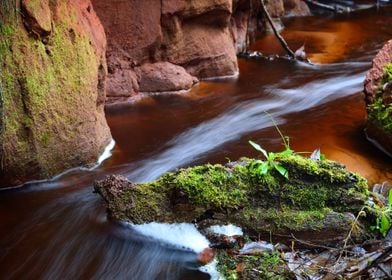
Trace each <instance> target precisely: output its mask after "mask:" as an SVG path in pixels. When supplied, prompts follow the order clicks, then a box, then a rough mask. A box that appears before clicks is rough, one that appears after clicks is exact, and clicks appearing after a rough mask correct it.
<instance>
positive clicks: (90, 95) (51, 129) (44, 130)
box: [0, 1, 111, 185]
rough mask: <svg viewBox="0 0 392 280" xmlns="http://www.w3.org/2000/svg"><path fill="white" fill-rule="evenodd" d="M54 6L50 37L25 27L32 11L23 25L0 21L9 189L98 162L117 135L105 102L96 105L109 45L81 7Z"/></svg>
mask: <svg viewBox="0 0 392 280" xmlns="http://www.w3.org/2000/svg"><path fill="white" fill-rule="evenodd" d="M25 2H28V3H30V4H31V5H33V4H34V3H35V4H37V3H38V2H39V1H25ZM44 2H45V3H46V2H47V1H43V2H42V3H41V2H39V3H38V4H40V5H41V4H42V5H44V4H43V3H44ZM35 4H34V5H35ZM45 5H49V4H48V3H46V4H45ZM29 7H30V6H29ZM30 8H31V7H30ZM46 8H47V9H49V6H48V7H46ZM51 8H52V9H53V10H54V11H55V12H54V13H53V19H52V22H50V20H48V19H47V18H45V20H46V21H49V23H47V24H46V25H47V28H50V30H51V33H50V35H49V32H47V33H46V35H47V37H45V38H41V37H39V36H38V35H39V34H35V33H33V32H32V33H29V31H30V30H29V29H26V28H27V25H29V23H30V21H28V20H27V18H29V17H31V16H32V15H31V14H24V21H23V23H24V24H23V23H22V20H21V18H19V16H18V18H13V19H9V20H8V21H2V22H0V32H1V34H2V36H1V39H0V67H1V75H0V86H1V95H2V110H1V111H2V122H1V123H2V128H3V129H2V132H1V135H0V137H1V150H0V156H1V158H2V165H1V169H0V171H1V172H0V181H2V180H1V179H3V181H4V182H1V183H3V184H11V185H12V184H19V183H22V182H23V181H25V180H26V179H32V178H33V177H32V176H34V178H35V179H39V178H47V177H50V176H53V175H54V174H56V173H59V172H61V171H63V170H65V169H68V168H71V167H75V166H78V165H85V164H88V163H93V162H95V161H96V160H97V158H98V156H99V154H100V153H102V151H103V149H104V147H105V146H106V145H107V144H108V143H109V141H110V138H111V137H110V131H109V128H108V126H107V123H106V120H105V117H104V111H103V109H104V108H103V104H102V103H99V102H98V101H97V100H99V98H100V97H99V94H100V92H99V83H102V82H104V81H99V79H100V77H101V78H105V75H103V76H102V75H101V73H100V71H101V70H100V69H105V57H104V47H102V46H98V45H97V43H96V42H94V40H93V38H92V35H91V34H89V32H91V30H89V29H88V28H86V26H85V25H86V24H89V22H88V20H89V19H86V18H84V19H83V21H84V23H83V25H81V21H82V19H81V18H80V17H82V16H85V15H82V14H80V11H79V10H78V9H79V7H78V6H77V5H76V4H72V3H71V2H68V1H57V2H56V3H55V4H53V5H52V7H51ZM40 14H41V13H37V14H36V15H35V14H34V15H35V16H37V17H39V15H40ZM45 16H46V17H47V16H50V11H49V12H48V13H45ZM88 16H91V17H92V16H93V14H89V15H88ZM36 20H38V21H39V20H40V19H39V18H38V19H36ZM34 22H36V21H34ZM25 26H26V28H25ZM96 27H100V25H97V26H96ZM96 32H99V30H96ZM102 32H103V29H102ZM5 175H7V176H6V178H7V180H5V179H4V177H5ZM1 177H3V178H1Z"/></svg>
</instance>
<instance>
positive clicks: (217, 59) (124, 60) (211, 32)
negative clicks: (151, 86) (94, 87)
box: [93, 0, 306, 101]
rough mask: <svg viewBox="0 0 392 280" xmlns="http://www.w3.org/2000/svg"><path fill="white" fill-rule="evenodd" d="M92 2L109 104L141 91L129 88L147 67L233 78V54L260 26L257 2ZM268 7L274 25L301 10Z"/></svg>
mask: <svg viewBox="0 0 392 280" xmlns="http://www.w3.org/2000/svg"><path fill="white" fill-rule="evenodd" d="M289 2H290V3H289ZM93 4H94V7H95V9H96V10H97V12H98V14H99V16H100V18H101V20H102V23H103V25H104V26H105V30H106V33H107V36H108V38H109V40H108V44H109V45H108V52H107V58H108V65H109V76H108V100H110V101H115V100H127V99H129V98H130V97H133V96H135V95H137V94H138V93H139V90H140V91H143V90H142V89H139V88H138V86H137V85H135V79H134V77H135V69H136V68H137V67H140V66H142V65H144V64H147V63H148V64H152V63H156V62H170V63H172V64H175V65H178V66H181V67H183V68H185V70H186V71H187V72H188V73H190V74H191V75H192V76H195V77H197V78H198V79H203V78H213V77H222V76H234V75H237V74H238V63H237V57H236V54H237V53H240V52H243V51H245V50H246V48H247V45H248V44H249V43H250V42H251V41H252V38H254V37H255V34H256V31H260V30H262V29H264V28H265V25H263V23H262V20H261V18H260V17H259V14H258V12H257V11H258V6H259V1H254V0H252V1H250V0H211V1H199V0H191V1H183V0H181V1H177V0H168V1H160V0H147V1H138V0H129V1H122V0H114V1H110V2H108V1H104V0H93ZM286 4H287V5H286ZM268 5H269V9H270V10H271V13H272V14H273V15H274V16H275V17H276V20H277V21H278V22H280V19H279V18H278V17H280V16H284V15H285V14H289V15H299V14H301V12H300V11H302V10H305V7H306V4H304V3H303V1H288V2H287V3H286V2H285V1H283V0H279V1H272V0H271V1H268ZM146 11H148V12H146ZM302 14H304V13H302ZM302 14H301V15H302ZM250 37H252V38H250ZM158 72H159V70H158ZM156 75H159V73H157V74H156Z"/></svg>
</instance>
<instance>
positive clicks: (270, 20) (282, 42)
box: [260, 0, 295, 59]
mask: <svg viewBox="0 0 392 280" xmlns="http://www.w3.org/2000/svg"><path fill="white" fill-rule="evenodd" d="M260 4H261V8H262V10H263V13H264V14H265V16H266V17H267V20H268V23H269V24H270V25H271V28H272V30H273V31H274V34H275V36H276V38H278V40H279V43H280V44H281V46H282V47H283V48H284V49H285V50H286V52H287V54H288V55H289V57H291V58H293V59H295V54H294V52H293V51H292V50H291V49H290V47H289V45H288V44H287V43H286V41H285V40H284V39H283V37H282V36H281V35H280V34H279V32H278V31H277V30H276V27H275V25H274V23H273V21H272V18H271V15H270V14H269V12H268V10H267V8H266V7H265V4H264V0H260Z"/></svg>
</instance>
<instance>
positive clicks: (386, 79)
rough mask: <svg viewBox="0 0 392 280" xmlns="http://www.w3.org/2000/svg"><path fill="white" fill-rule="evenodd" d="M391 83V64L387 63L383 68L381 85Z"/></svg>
mask: <svg viewBox="0 0 392 280" xmlns="http://www.w3.org/2000/svg"><path fill="white" fill-rule="evenodd" d="M390 81H392V62H391V63H388V64H387V65H386V66H385V68H384V77H383V83H387V82H390Z"/></svg>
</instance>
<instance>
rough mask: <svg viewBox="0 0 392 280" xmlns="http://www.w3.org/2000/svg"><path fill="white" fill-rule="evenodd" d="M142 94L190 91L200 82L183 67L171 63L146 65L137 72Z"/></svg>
mask: <svg viewBox="0 0 392 280" xmlns="http://www.w3.org/2000/svg"><path fill="white" fill-rule="evenodd" d="M137 73H138V77H139V91H140V92H172V91H181V90H189V89H190V88H191V87H192V86H193V85H194V84H195V83H197V82H198V79H197V78H196V77H193V76H191V75H190V74H188V73H187V72H186V71H185V69H184V68H183V67H181V66H178V65H174V64H172V63H169V62H157V63H153V64H150V63H147V64H144V65H143V66H142V67H140V68H139V69H138V70H137Z"/></svg>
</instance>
